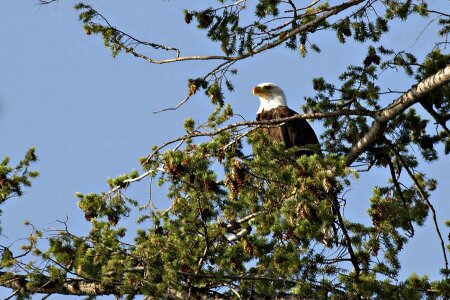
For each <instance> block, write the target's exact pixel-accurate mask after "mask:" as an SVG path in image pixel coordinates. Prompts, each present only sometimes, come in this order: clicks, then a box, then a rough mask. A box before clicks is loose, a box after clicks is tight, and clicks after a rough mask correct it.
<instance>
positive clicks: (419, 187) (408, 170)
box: [389, 143, 448, 271]
mask: <svg viewBox="0 0 450 300" xmlns="http://www.w3.org/2000/svg"><path fill="white" fill-rule="evenodd" d="M389 146H390V148H391V149H392V151H393V152H394V153H395V156H396V157H397V159H398V160H399V161H400V163H401V164H402V166H403V167H404V168H405V170H406V173H408V176H409V177H410V178H411V180H412V181H413V183H414V185H415V186H416V188H417V191H418V193H419V195H420V197H421V198H422V200H423V201H424V202H425V203H426V204H427V206H428V208H429V209H430V211H431V214H432V217H433V223H434V227H435V229H436V233H437V235H438V238H439V240H440V243H441V248H442V255H443V257H444V262H445V270H446V271H448V260H447V253H446V250H445V243H444V239H443V238H442V234H441V231H440V229H439V224H438V221H437V217H436V210H435V209H434V206H433V204H431V202H430V199H428V196H427V193H426V192H425V190H424V189H423V187H422V185H421V184H420V183H419V182H418V181H417V178H416V176H414V173H413V171H412V170H411V168H410V167H409V165H408V163H407V162H406V161H405V160H404V159H403V156H402V155H401V154H400V152H399V151H398V149H397V147H395V145H394V144H391V143H389Z"/></svg>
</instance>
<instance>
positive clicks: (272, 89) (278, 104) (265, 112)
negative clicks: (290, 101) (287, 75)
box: [253, 83, 320, 156]
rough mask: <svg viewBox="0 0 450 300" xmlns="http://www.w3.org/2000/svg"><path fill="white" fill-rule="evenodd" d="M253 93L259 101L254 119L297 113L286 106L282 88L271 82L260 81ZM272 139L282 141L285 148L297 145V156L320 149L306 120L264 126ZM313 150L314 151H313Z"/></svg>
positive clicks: (267, 118) (309, 153)
mask: <svg viewBox="0 0 450 300" xmlns="http://www.w3.org/2000/svg"><path fill="white" fill-rule="evenodd" d="M253 95H255V96H258V97H259V100H260V102H261V104H260V106H259V109H258V112H257V113H256V120H257V121H263V120H274V119H281V118H287V117H292V116H295V115H298V114H297V113H296V112H295V111H293V110H292V109H290V108H289V107H288V106H287V102H286V97H285V95H284V92H283V90H282V89H281V88H280V87H278V86H277V85H275V84H273V83H261V84H259V85H257V86H255V87H254V88H253ZM264 130H265V131H266V132H267V134H268V135H269V136H270V138H271V139H272V140H274V141H278V142H283V143H284V144H285V145H286V148H290V147H293V146H297V147H298V148H299V149H300V151H299V153H298V154H299V156H300V155H303V154H307V155H311V154H314V153H317V152H318V151H319V149H320V144H319V140H318V139H317V136H316V134H315V133H314V130H313V129H312V127H311V125H309V123H308V121H306V120H305V119H295V120H292V121H289V122H284V123H282V124H281V125H280V126H277V127H268V128H264ZM314 150H315V151H314Z"/></svg>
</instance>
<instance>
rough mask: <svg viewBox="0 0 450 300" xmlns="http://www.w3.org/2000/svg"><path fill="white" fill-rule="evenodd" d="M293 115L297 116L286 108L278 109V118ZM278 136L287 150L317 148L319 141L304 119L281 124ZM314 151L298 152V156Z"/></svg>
mask: <svg viewBox="0 0 450 300" xmlns="http://www.w3.org/2000/svg"><path fill="white" fill-rule="evenodd" d="M294 115H298V114H297V113H296V112H295V111H293V110H292V109H290V108H288V107H285V106H283V107H280V108H279V117H278V118H286V117H291V116H294ZM279 130H280V136H281V139H282V141H283V142H284V144H285V145H286V147H287V148H289V147H292V146H297V147H299V148H302V147H303V148H305V147H304V146H307V145H311V146H313V147H312V148H314V147H320V146H319V139H318V138H317V136H316V133H315V132H314V130H313V129H312V127H311V125H309V123H308V121H306V120H305V119H296V120H292V121H289V122H286V123H284V124H282V125H281V126H280V127H279ZM314 152H315V151H308V150H305V151H300V154H312V153H314Z"/></svg>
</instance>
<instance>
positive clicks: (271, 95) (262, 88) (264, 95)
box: [253, 82, 287, 114]
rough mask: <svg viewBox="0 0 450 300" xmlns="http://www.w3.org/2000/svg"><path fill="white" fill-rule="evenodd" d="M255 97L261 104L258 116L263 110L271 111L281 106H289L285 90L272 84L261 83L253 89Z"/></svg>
mask: <svg viewBox="0 0 450 300" xmlns="http://www.w3.org/2000/svg"><path fill="white" fill-rule="evenodd" d="M253 95H255V96H258V97H259V101H260V102H261V104H260V106H259V109H258V112H257V114H259V113H261V112H262V111H263V110H271V109H273V108H276V107H279V106H287V102H286V96H284V92H283V90H282V89H281V88H280V87H279V86H278V85H276V84H274V83H271V82H264V83H260V84H258V85H257V86H255V87H254V88H253Z"/></svg>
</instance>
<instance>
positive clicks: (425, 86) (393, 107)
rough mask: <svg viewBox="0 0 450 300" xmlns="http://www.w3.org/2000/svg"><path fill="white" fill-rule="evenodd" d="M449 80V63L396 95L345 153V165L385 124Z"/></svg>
mask: <svg viewBox="0 0 450 300" xmlns="http://www.w3.org/2000/svg"><path fill="white" fill-rule="evenodd" d="M449 81H450V64H449V65H447V66H446V67H445V68H443V69H441V70H439V71H438V72H437V73H436V74H434V75H431V76H430V77H428V78H426V79H424V80H422V81H421V82H419V84H417V85H414V86H413V87H411V88H410V89H409V90H408V91H407V92H406V93H404V94H403V95H402V96H400V97H398V98H397V99H395V100H394V101H393V103H392V104H390V105H388V106H387V107H386V108H384V109H382V110H381V111H380V112H378V113H377V114H376V115H375V121H374V123H373V125H372V127H371V128H370V129H369V131H367V132H366V133H365V134H364V136H363V137H362V138H360V139H359V141H358V142H357V143H356V144H355V145H354V146H353V147H352V149H351V150H350V152H349V153H348V154H347V155H346V157H345V160H346V164H347V166H350V165H351V164H352V163H353V162H354V161H355V160H356V159H357V158H358V157H359V156H360V155H361V154H362V153H363V152H364V151H365V150H367V148H368V147H369V146H370V145H372V144H373V143H374V142H375V141H376V139H377V138H378V137H380V136H381V134H382V133H383V129H384V127H385V125H386V124H387V123H388V122H389V121H390V120H392V119H394V118H395V117H396V116H397V115H399V114H400V113H402V112H404V111H405V110H406V109H407V108H409V107H411V106H412V105H413V104H415V103H417V102H419V101H420V99H421V97H423V96H425V95H426V94H427V93H429V92H431V91H432V90H434V89H436V88H438V87H440V86H441V85H443V84H445V83H447V82H449Z"/></svg>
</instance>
